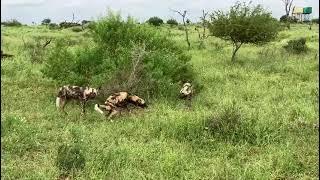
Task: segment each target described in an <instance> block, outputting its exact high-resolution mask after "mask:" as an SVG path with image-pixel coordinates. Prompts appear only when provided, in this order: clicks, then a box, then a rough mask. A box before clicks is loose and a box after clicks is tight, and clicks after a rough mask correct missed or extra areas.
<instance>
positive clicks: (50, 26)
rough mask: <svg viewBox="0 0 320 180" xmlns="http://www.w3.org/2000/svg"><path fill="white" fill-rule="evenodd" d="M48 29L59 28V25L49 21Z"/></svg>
mask: <svg viewBox="0 0 320 180" xmlns="http://www.w3.org/2000/svg"><path fill="white" fill-rule="evenodd" d="M48 27H49V29H51V30H53V29H59V25H58V24H56V23H50V24H49V25H48Z"/></svg>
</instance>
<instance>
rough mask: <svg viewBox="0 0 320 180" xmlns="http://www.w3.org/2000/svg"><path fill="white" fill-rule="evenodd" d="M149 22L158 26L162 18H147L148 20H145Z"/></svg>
mask: <svg viewBox="0 0 320 180" xmlns="http://www.w3.org/2000/svg"><path fill="white" fill-rule="evenodd" d="M147 22H148V23H149V24H152V25H154V26H160V25H161V24H163V20H162V19H161V18H159V17H156V16H155V17H151V18H149V20H148V21H147Z"/></svg>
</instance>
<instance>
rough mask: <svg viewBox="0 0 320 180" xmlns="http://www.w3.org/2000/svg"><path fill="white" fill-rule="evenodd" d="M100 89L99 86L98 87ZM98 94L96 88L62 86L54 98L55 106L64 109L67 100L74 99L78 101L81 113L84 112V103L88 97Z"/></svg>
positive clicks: (92, 97) (91, 97)
mask: <svg viewBox="0 0 320 180" xmlns="http://www.w3.org/2000/svg"><path fill="white" fill-rule="evenodd" d="M99 89H100V88H99ZM97 95H98V89H95V88H90V87H80V86H69V85H66V86H63V87H60V89H59V91H58V95H57V98H56V106H57V108H59V109H60V110H62V111H63V112H65V111H64V107H65V105H66V103H67V101H69V100H71V99H74V100H78V101H80V104H81V113H84V112H85V104H86V102H87V101H88V100H89V99H94V98H95V97H96V96H97Z"/></svg>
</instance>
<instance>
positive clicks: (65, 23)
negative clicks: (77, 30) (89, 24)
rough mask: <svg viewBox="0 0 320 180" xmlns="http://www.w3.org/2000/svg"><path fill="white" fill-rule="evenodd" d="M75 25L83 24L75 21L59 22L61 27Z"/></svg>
mask: <svg viewBox="0 0 320 180" xmlns="http://www.w3.org/2000/svg"><path fill="white" fill-rule="evenodd" d="M74 26H81V24H79V23H75V22H61V23H60V24H59V27H61V28H70V27H74Z"/></svg>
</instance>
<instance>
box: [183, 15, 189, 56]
mask: <svg viewBox="0 0 320 180" xmlns="http://www.w3.org/2000/svg"><path fill="white" fill-rule="evenodd" d="M183 25H184V31H185V32H186V41H187V44H188V50H190V41H189V34H188V29H187V25H186V23H185V21H184V17H183Z"/></svg>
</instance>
